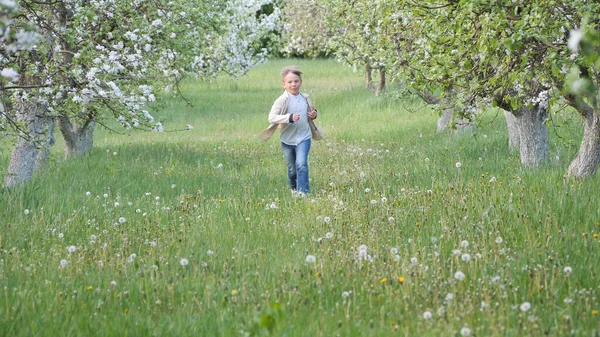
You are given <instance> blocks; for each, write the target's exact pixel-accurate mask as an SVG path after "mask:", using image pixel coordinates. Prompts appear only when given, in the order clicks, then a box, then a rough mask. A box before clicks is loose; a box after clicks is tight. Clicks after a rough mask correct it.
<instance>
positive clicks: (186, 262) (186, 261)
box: [179, 259, 190, 267]
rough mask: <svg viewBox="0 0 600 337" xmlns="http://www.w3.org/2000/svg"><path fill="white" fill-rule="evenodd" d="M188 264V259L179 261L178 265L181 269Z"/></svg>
mask: <svg viewBox="0 0 600 337" xmlns="http://www.w3.org/2000/svg"><path fill="white" fill-rule="evenodd" d="M188 263H190V261H188V259H181V260H179V264H180V265H182V266H183V267H185V266H187V265H188Z"/></svg>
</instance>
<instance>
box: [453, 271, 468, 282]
mask: <svg viewBox="0 0 600 337" xmlns="http://www.w3.org/2000/svg"><path fill="white" fill-rule="evenodd" d="M465 277H466V275H465V273H463V272H462V271H460V270H459V271H457V272H456V273H454V278H455V279H457V280H459V281H462V280H464V279H465Z"/></svg>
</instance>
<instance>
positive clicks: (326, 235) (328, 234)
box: [325, 232, 333, 239]
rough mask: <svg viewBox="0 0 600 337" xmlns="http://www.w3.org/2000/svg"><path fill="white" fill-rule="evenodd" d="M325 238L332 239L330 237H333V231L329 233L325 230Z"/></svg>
mask: <svg viewBox="0 0 600 337" xmlns="http://www.w3.org/2000/svg"><path fill="white" fill-rule="evenodd" d="M325 238H326V239H332V238H333V233H331V232H327V233H326V234H325Z"/></svg>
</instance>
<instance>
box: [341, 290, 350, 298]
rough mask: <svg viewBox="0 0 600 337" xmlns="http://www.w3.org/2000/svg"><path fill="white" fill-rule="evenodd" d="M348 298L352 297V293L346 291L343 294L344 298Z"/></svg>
mask: <svg viewBox="0 0 600 337" xmlns="http://www.w3.org/2000/svg"><path fill="white" fill-rule="evenodd" d="M348 296H350V292H348V291H344V292H343V293H342V298H347V297H348Z"/></svg>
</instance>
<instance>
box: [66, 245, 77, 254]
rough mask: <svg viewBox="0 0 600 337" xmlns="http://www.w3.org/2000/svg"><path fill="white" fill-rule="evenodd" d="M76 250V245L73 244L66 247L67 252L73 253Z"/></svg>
mask: <svg viewBox="0 0 600 337" xmlns="http://www.w3.org/2000/svg"><path fill="white" fill-rule="evenodd" d="M76 250H77V247H75V246H69V247H68V248H67V251H69V254H73V253H75V251H76Z"/></svg>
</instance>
